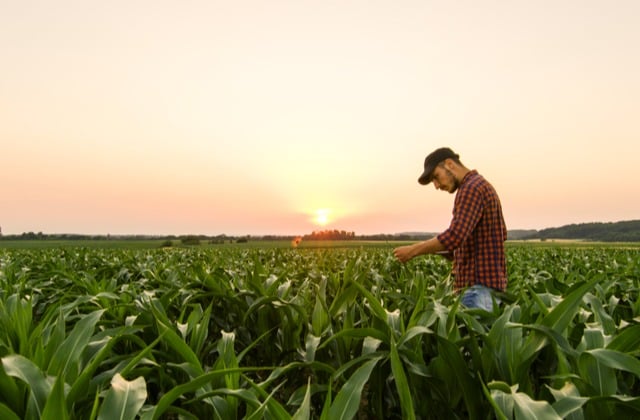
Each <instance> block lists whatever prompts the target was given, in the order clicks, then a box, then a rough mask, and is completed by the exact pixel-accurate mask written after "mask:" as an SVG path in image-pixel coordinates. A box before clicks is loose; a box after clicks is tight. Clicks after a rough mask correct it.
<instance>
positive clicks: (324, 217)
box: [313, 209, 331, 226]
mask: <svg viewBox="0 0 640 420" xmlns="http://www.w3.org/2000/svg"><path fill="white" fill-rule="evenodd" d="M330 214H331V210H329V209H318V210H316V216H315V218H314V219H313V221H314V222H315V223H316V224H318V225H320V226H325V225H326V224H327V223H329V215H330Z"/></svg>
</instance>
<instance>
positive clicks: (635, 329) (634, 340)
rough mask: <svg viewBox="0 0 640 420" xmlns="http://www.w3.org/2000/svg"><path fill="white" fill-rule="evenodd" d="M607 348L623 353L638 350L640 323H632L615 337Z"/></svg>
mask: <svg viewBox="0 0 640 420" xmlns="http://www.w3.org/2000/svg"><path fill="white" fill-rule="evenodd" d="M607 349H609V350H617V351H621V352H623V353H630V352H637V351H638V349H640V324H636V325H631V326H629V327H627V328H625V329H623V330H622V331H620V332H619V333H618V335H616V336H615V337H613V339H612V340H611V342H610V343H609V345H608V346H607Z"/></svg>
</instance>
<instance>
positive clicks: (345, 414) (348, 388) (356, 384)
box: [329, 357, 381, 420]
mask: <svg viewBox="0 0 640 420" xmlns="http://www.w3.org/2000/svg"><path fill="white" fill-rule="evenodd" d="M380 359H381V358H380V357H378V358H375V359H372V360H369V361H368V362H365V363H363V364H362V366H360V367H359V368H358V369H357V370H356V371H355V372H354V373H353V375H351V377H350V378H349V380H348V381H347V382H346V383H345V384H344V385H343V386H342V388H341V389H340V392H338V395H336V398H335V400H334V401H333V404H332V405H331V409H330V410H329V418H330V419H331V420H348V419H352V418H353V417H354V416H355V415H356V413H357V412H358V407H360V398H361V397H362V389H363V388H364V384H365V383H367V381H368V380H369V376H371V371H373V368H374V367H375V366H376V364H377V363H378V361H380Z"/></svg>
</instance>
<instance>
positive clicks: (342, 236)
mask: <svg viewBox="0 0 640 420" xmlns="http://www.w3.org/2000/svg"><path fill="white" fill-rule="evenodd" d="M355 238H356V233H355V232H347V231H346V230H337V229H334V230H329V229H327V230H319V231H315V230H314V231H313V232H311V233H310V234H307V235H304V236H303V237H302V240H303V241H310V240H311V241H318V240H320V241H322V240H332V241H349V240H352V239H355Z"/></svg>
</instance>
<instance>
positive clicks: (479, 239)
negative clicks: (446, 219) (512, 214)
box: [438, 170, 507, 290]
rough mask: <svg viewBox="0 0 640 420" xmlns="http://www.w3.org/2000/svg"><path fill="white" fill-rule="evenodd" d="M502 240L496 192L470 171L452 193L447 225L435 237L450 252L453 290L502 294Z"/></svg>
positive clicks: (504, 279) (504, 283)
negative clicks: (475, 288) (482, 288)
mask: <svg viewBox="0 0 640 420" xmlns="http://www.w3.org/2000/svg"><path fill="white" fill-rule="evenodd" d="M506 239H507V228H506V225H505V223H504V218H503V217H502V206H501V205H500V199H499V198H498V194H496V190H495V189H493V186H492V185H491V184H490V183H489V182H487V180H485V179H484V178H483V177H482V176H481V175H479V174H478V172H477V171H475V170H473V171H470V172H469V173H467V175H465V177H464V178H463V179H462V182H461V184H460V187H459V188H458V191H457V193H456V198H455V202H454V205H453V219H452V220H451V225H450V226H449V228H448V229H447V230H446V231H444V232H443V233H441V234H440V235H438V240H439V241H440V242H441V243H442V244H443V245H444V246H445V247H446V248H447V250H449V251H452V252H453V275H454V278H455V283H454V288H455V289H456V290H459V289H462V288H464V287H468V286H472V285H474V284H482V285H484V286H487V287H492V288H494V289H498V290H504V289H505V288H506V286H507V268H506V260H505V254H504V241H505V240H506Z"/></svg>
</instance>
